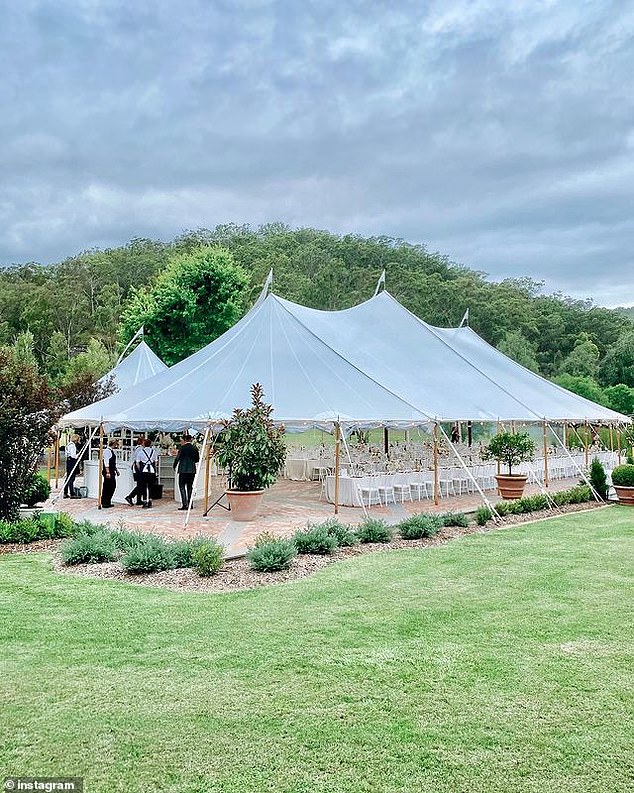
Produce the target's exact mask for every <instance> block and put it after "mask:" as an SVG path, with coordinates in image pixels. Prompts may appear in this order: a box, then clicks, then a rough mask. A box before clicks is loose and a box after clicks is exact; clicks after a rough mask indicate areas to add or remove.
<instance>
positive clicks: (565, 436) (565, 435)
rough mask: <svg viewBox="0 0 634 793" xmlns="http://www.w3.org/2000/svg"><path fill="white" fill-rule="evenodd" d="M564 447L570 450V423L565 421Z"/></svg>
mask: <svg viewBox="0 0 634 793" xmlns="http://www.w3.org/2000/svg"><path fill="white" fill-rule="evenodd" d="M564 446H565V447H566V449H567V448H568V422H567V421H564Z"/></svg>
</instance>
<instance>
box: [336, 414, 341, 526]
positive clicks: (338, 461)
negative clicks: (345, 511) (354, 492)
mask: <svg viewBox="0 0 634 793" xmlns="http://www.w3.org/2000/svg"><path fill="white" fill-rule="evenodd" d="M340 464H341V430H340V428H339V424H335V515H338V514H339V474H340Z"/></svg>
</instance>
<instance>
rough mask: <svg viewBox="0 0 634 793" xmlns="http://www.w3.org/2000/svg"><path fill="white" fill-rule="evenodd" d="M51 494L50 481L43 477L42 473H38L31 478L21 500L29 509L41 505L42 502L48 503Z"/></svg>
mask: <svg viewBox="0 0 634 793" xmlns="http://www.w3.org/2000/svg"><path fill="white" fill-rule="evenodd" d="M50 494H51V486H50V484H49V483H48V480H47V479H46V477H45V476H42V474H41V473H39V472H36V473H34V474H33V476H32V477H31V481H30V482H29V483H28V485H27V486H26V487H25V488H24V492H23V493H22V499H21V500H22V503H23V504H26V505H27V507H32V506H34V505H35V504H39V503H40V502H41V501H46V499H47V498H48V497H49V496H50Z"/></svg>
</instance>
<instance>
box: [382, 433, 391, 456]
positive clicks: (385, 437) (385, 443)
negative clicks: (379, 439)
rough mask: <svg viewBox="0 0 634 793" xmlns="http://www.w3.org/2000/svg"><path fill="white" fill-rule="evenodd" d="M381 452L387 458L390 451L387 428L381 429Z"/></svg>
mask: <svg viewBox="0 0 634 793" xmlns="http://www.w3.org/2000/svg"><path fill="white" fill-rule="evenodd" d="M383 451H384V452H385V456H386V457H387V456H388V454H389V451H390V433H389V430H388V428H387V427H383Z"/></svg>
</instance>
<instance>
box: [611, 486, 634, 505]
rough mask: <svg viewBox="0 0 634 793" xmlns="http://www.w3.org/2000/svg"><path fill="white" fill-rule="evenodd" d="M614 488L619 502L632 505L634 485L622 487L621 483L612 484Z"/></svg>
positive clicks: (633, 503)
mask: <svg viewBox="0 0 634 793" xmlns="http://www.w3.org/2000/svg"><path fill="white" fill-rule="evenodd" d="M614 489H615V490H616V497H617V498H618V500H619V504H628V505H629V506H632V507H634V487H623V486H622V485H614Z"/></svg>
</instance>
